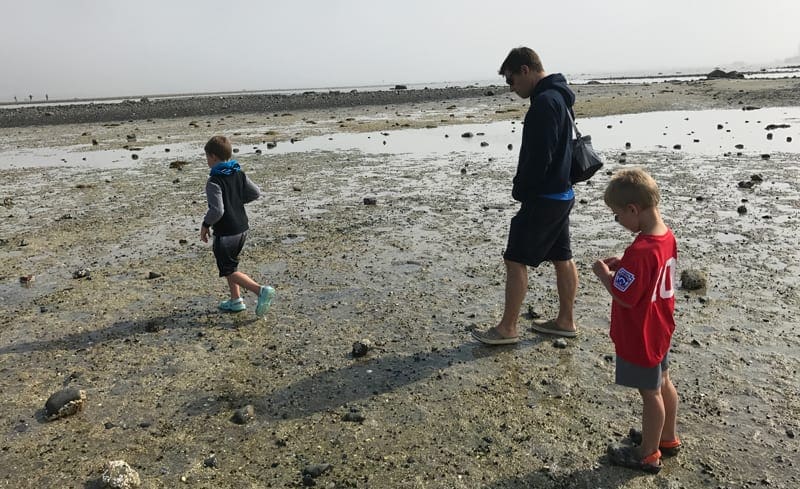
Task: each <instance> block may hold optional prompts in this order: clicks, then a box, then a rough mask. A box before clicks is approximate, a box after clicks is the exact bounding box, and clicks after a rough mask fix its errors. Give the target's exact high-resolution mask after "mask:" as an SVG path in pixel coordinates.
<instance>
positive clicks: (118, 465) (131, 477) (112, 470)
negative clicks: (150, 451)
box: [103, 460, 142, 489]
mask: <svg viewBox="0 0 800 489" xmlns="http://www.w3.org/2000/svg"><path fill="white" fill-rule="evenodd" d="M103 483H104V484H105V485H106V487H111V488H113V489H133V488H136V487H139V486H140V485H142V481H141V480H140V479H139V474H138V473H137V472H136V471H135V470H133V469H132V468H131V466H130V465H128V464H127V462H125V461H124V460H112V461H110V462H106V470H105V472H103Z"/></svg>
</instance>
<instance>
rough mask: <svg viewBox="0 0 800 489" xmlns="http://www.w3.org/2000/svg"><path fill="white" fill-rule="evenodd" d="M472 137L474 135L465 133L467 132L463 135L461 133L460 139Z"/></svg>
mask: <svg viewBox="0 0 800 489" xmlns="http://www.w3.org/2000/svg"><path fill="white" fill-rule="evenodd" d="M472 136H474V134H472V133H471V132H469V131H467V132H465V133H463V134H462V135H461V137H462V138H471V137H472Z"/></svg>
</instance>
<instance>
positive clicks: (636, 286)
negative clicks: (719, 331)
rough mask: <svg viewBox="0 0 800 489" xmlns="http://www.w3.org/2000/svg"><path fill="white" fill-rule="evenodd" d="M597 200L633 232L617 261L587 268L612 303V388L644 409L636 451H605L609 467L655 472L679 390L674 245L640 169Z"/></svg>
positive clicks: (669, 439) (670, 433)
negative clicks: (672, 360) (672, 355)
mask: <svg viewBox="0 0 800 489" xmlns="http://www.w3.org/2000/svg"><path fill="white" fill-rule="evenodd" d="M604 200H605V202H606V204H607V205H608V206H609V207H610V208H611V211H612V212H614V219H615V220H616V221H618V222H619V223H620V224H621V225H622V227H624V228H625V229H627V230H628V231H631V232H634V233H638V234H637V236H636V238H635V239H634V240H633V243H632V244H631V245H630V246H628V248H627V249H626V250H625V253H624V254H623V255H622V258H618V257H611V258H605V259H603V260H598V261H596V262H595V263H594V265H593V266H592V270H593V271H594V273H595V275H597V277H598V278H599V279H600V282H601V283H602V284H603V286H604V287H605V288H606V289H607V290H608V292H609V293H610V294H611V298H612V301H611V339H612V340H613V341H614V347H615V350H616V353H617V358H616V383H617V384H619V385H622V386H626V387H633V388H635V389H638V390H639V394H640V395H641V396H642V401H643V404H644V406H643V409H642V431H641V432H638V431H636V430H631V439H632V440H633V441H634V442H635V443H639V444H640V446H639V447H638V449H637V448H635V447H629V446H622V447H617V448H609V457H610V459H611V462H612V463H614V464H616V465H622V466H624V467H630V468H634V469H639V470H643V471H645V472H650V473H657V472H658V471H659V470H661V456H662V454H663V455H665V456H668V455H675V454H677V453H678V451H679V450H680V448H681V442H680V440H679V439H678V436H677V434H676V432H675V430H676V427H675V425H676V419H677V412H678V393H677V391H676V390H675V386H674V385H672V381H671V380H670V378H669V348H670V342H671V340H672V333H673V331H675V318H674V315H673V312H674V310H675V287H674V286H675V268H676V264H677V259H678V247H677V243H676V241H675V236H674V235H673V234H672V231H671V230H670V229H669V228H668V227H667V226H666V224H664V221H662V220H661V214H660V213H659V211H658V203H659V200H660V195H659V191H658V186H657V185H656V182H655V180H653V178H652V177H651V176H650V175H648V174H647V173H645V172H644V171H642V170H640V169H630V170H622V171H620V172H618V173H617V174H616V175H614V177H613V178H612V179H611V181H610V182H609V184H608V187H607V188H606V191H605V195H604Z"/></svg>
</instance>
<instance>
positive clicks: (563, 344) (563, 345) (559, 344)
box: [553, 338, 568, 349]
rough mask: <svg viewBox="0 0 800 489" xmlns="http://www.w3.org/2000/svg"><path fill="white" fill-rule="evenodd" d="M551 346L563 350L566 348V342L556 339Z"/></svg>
mask: <svg viewBox="0 0 800 489" xmlns="http://www.w3.org/2000/svg"><path fill="white" fill-rule="evenodd" d="M553 346H554V347H556V348H560V349H564V348H566V347H567V346H568V344H567V340H565V339H563V338H558V339H556V340H553Z"/></svg>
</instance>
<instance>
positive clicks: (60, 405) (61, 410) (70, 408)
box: [44, 388, 86, 421]
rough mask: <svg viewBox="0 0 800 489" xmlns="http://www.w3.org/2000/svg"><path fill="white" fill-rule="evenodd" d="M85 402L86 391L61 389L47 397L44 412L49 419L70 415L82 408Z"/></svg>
mask: <svg viewBox="0 0 800 489" xmlns="http://www.w3.org/2000/svg"><path fill="white" fill-rule="evenodd" d="M85 403H86V391H84V390H80V389H74V388H68V389H62V390H60V391H58V392H54V393H53V394H52V395H51V396H50V397H49V398H48V399H47V402H46V403H45V405H44V414H45V417H47V419H48V420H50V421H52V420H55V419H58V418H64V417H66V416H72V415H73V414H76V413H78V412H80V411H81V410H83V406H84V404H85Z"/></svg>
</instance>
